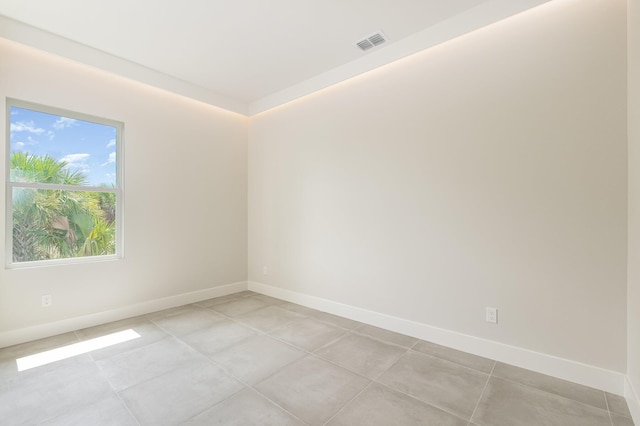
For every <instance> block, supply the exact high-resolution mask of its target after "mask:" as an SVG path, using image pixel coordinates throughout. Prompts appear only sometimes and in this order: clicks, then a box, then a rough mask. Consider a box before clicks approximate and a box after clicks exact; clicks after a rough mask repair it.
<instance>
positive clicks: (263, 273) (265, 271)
mask: <svg viewBox="0 0 640 426" xmlns="http://www.w3.org/2000/svg"><path fill="white" fill-rule="evenodd" d="M262 275H269V268H267V266H266V265H265V266H263V267H262Z"/></svg>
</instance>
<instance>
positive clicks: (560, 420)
mask: <svg viewBox="0 0 640 426" xmlns="http://www.w3.org/2000/svg"><path fill="white" fill-rule="evenodd" d="M472 421H473V422H474V423H477V424H478V425H480V426H489V425H490V426H503V425H504V426H530V425H549V426H556V425H557V426H606V425H610V424H611V421H610V420H609V413H608V412H607V411H605V410H600V409H598V408H595V407H592V406H590V405H586V404H582V403H580V402H577V401H574V400H572V399H567V398H564V397H562V396H559V395H554V394H552V393H549V392H543V391H540V390H538V389H535V388H531V387H528V386H524V385H521V384H518V383H515V382H511V381H508V380H503V379H500V378H497V377H491V379H490V380H489V383H488V385H487V387H486V389H485V391H484V393H483V395H482V399H481V400H480V403H479V404H478V409H477V411H476V413H475V415H474V416H473V419H472Z"/></svg>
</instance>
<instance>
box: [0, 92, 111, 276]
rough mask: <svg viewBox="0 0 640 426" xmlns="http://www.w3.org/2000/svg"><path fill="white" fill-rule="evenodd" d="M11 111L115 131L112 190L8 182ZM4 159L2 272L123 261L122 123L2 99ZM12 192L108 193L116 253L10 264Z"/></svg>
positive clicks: (11, 253)
mask: <svg viewBox="0 0 640 426" xmlns="http://www.w3.org/2000/svg"><path fill="white" fill-rule="evenodd" d="M11 107H17V108H23V109H29V110H32V111H36V112H43V113H47V114H53V115H57V116H61V117H68V118H74V119H77V120H82V121H89V122H93V123H97V124H103V125H106V126H111V127H115V128H116V147H115V148H116V149H115V151H116V185H115V188H105V187H96V186H89V185H59V184H47V183H25V182H12V181H11ZM5 124H6V143H5V145H6V147H5V148H6V151H5V152H6V159H5V169H6V170H5V182H6V185H5V187H6V188H5V198H6V201H5V205H6V211H5V225H6V226H5V228H6V237H5V244H6V250H5V268H6V269H14V268H28V267H37V266H51V265H65V264H75V263H92V262H100V261H105V260H116V259H122V258H123V257H124V251H123V247H124V245H123V236H124V227H123V223H124V220H123V217H122V215H123V211H124V208H123V201H124V196H123V194H124V191H123V182H124V167H123V164H124V159H123V152H124V149H123V147H122V145H123V140H124V123H122V122H120V121H116V120H110V119H107V118H102V117H97V116H94V115H89V114H84V113H80V112H75V111H69V110H66V109H62V108H56V107H52V106H47V105H42V104H37V103H34V102H27V101H22V100H19V99H13V98H7V99H6V121H5ZM14 188H33V189H49V190H67V191H80V192H112V193H114V194H115V196H116V213H115V214H116V221H115V224H116V231H115V235H116V244H115V246H116V252H115V254H109V255H96V256H82V257H72V258H64V259H47V260H35V261H27V262H14V261H13V190H14Z"/></svg>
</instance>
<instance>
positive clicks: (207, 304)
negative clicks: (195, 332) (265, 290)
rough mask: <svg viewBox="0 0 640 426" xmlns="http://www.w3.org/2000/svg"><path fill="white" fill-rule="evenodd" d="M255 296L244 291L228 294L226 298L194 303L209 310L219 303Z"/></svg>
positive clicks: (221, 297) (250, 292)
mask: <svg viewBox="0 0 640 426" xmlns="http://www.w3.org/2000/svg"><path fill="white" fill-rule="evenodd" d="M256 294H257V293H254V292H252V291H248V290H245V291H240V292H238V293H232V294H228V295H226V296H220V297H216V298H214V299H207V300H203V301H201V302H197V303H195V305H197V306H202V307H205V308H210V307H211V306H215V305H219V304H221V303H226V302H230V301H232V300H237V299H242V298H243V297H247V296H254V295H256Z"/></svg>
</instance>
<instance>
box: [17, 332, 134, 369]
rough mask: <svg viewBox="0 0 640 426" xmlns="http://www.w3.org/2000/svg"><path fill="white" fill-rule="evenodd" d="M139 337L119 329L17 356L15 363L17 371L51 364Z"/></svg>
mask: <svg viewBox="0 0 640 426" xmlns="http://www.w3.org/2000/svg"><path fill="white" fill-rule="evenodd" d="M139 337H141V336H140V335H139V334H138V333H136V332H135V331H133V330H132V329H129V330H124V331H119V332H117V333H112V334H107V335H106V336H102V337H96V338H95V339H90V340H86V341H84V342H80V343H74V344H72V345H67V346H62V347H60V348H56V349H51V350H49V351H44V352H40V353H37V354H33V355H29V356H25V357H22V358H18V359H16V364H17V365H18V371H24V370H29V369H31V368H35V367H40V366H41V365H46V364H51V363H53V362H56V361H61V360H63V359H67V358H71V357H74V356H77V355H82V354H86V353H88V352H91V351H95V350H98V349H102V348H106V347H108V346H113V345H117V344H119V343H123V342H127V341H129V340H133V339H137V338H139Z"/></svg>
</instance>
